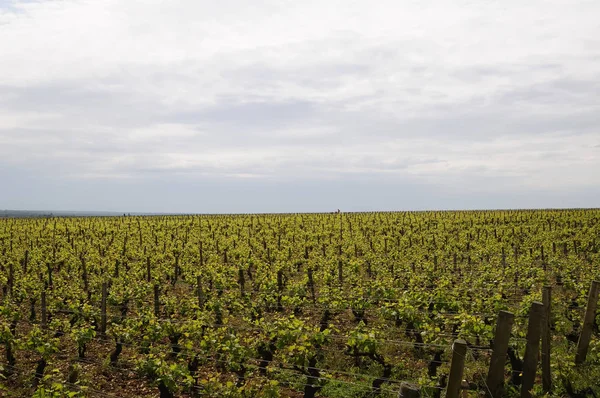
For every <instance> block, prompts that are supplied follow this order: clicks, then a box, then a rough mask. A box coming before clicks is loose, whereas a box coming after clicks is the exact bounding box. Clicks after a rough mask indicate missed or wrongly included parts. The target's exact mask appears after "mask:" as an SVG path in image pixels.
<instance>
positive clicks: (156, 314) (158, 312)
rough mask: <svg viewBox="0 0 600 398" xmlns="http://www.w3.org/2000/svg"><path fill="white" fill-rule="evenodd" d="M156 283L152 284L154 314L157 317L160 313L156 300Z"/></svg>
mask: <svg viewBox="0 0 600 398" xmlns="http://www.w3.org/2000/svg"><path fill="white" fill-rule="evenodd" d="M158 293H159V292H158V284H156V285H154V316H155V317H157V318H158V316H159V315H160V306H159V302H158Z"/></svg>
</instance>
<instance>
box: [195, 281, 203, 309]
mask: <svg viewBox="0 0 600 398" xmlns="http://www.w3.org/2000/svg"><path fill="white" fill-rule="evenodd" d="M196 289H197V290H196V294H197V295H198V306H199V307H200V309H203V308H204V292H203V291H202V277H201V276H200V275H198V276H196Z"/></svg>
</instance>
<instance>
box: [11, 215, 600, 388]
mask: <svg viewBox="0 0 600 398" xmlns="http://www.w3.org/2000/svg"><path fill="white" fill-rule="evenodd" d="M599 220H600V210H540V211H468V212H467V211H465V212H458V211H447V212H393V213H339V212H338V213H332V214H288V215H206V216H147V217H146V216H144V217H141V216H140V217H136V216H133V217H129V216H127V217H125V216H124V217H89V218H29V219H11V218H7V219H0V287H1V292H0V295H1V296H0V396H3V397H25V396H35V397H80V396H86V397H87V396H89V397H159V396H160V397H163V398H168V397H307V398H310V397H337V398H342V397H357V398H358V397H383V398H387V397H398V396H399V395H400V396H404V397H417V396H423V397H432V398H438V397H439V398H441V397H448V398H456V397H458V396H461V397H464V396H469V397H479V396H482V395H487V396H493V397H500V396H521V397H531V396H543V395H546V396H569V397H572V398H580V397H581V398H583V397H586V396H594V395H595V396H599V394H600V311H599V310H598V307H597V302H598V288H599V286H598V282H595V281H598V280H599V279H600V222H599Z"/></svg>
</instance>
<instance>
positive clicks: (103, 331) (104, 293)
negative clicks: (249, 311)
mask: <svg viewBox="0 0 600 398" xmlns="http://www.w3.org/2000/svg"><path fill="white" fill-rule="evenodd" d="M107 293H108V292H107V284H106V282H102V301H101V302H100V335H101V336H102V337H104V336H105V335H106V296H107Z"/></svg>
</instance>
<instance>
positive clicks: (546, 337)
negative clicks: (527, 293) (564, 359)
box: [542, 286, 552, 392]
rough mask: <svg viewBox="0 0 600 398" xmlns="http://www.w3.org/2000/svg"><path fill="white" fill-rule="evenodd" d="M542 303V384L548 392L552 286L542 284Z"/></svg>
mask: <svg viewBox="0 0 600 398" xmlns="http://www.w3.org/2000/svg"><path fill="white" fill-rule="evenodd" d="M542 303H543V304H544V316H543V317H542V386H543V388H544V392H549V391H550V390H551V389H552V377H551V373H550V344H551V342H552V339H551V336H550V317H551V313H552V288H551V287H550V286H544V289H543V291H542Z"/></svg>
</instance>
